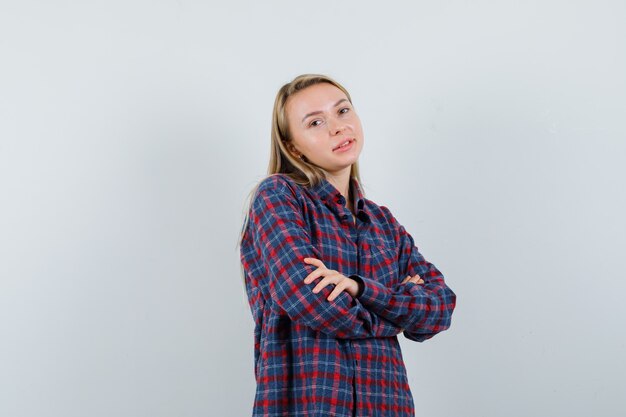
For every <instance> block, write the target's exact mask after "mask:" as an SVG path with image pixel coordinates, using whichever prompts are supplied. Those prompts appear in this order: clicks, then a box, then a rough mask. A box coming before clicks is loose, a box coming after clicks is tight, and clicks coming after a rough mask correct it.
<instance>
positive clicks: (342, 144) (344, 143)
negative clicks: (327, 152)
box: [333, 139, 354, 152]
mask: <svg viewBox="0 0 626 417" xmlns="http://www.w3.org/2000/svg"><path fill="white" fill-rule="evenodd" d="M352 142H354V139H347V140H344V141H343V142H341V143H340V144H339V145H337V146H335V147H334V148H333V152H335V151H336V150H339V149H343V148H346V147H348V146H350V144H351V143H352Z"/></svg>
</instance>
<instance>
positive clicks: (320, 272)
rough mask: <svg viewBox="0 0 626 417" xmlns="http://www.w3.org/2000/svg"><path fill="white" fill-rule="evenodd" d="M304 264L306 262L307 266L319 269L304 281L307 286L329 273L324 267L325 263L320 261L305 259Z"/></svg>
mask: <svg viewBox="0 0 626 417" xmlns="http://www.w3.org/2000/svg"><path fill="white" fill-rule="evenodd" d="M304 262H306V263H307V264H311V265H314V266H317V269H316V270H315V271H313V272H311V273H310V274H309V275H307V277H306V278H305V279H304V283H305V284H310V283H312V282H313V281H315V280H316V279H318V278H319V277H321V276H322V275H326V274H325V272H326V271H327V269H326V266H324V263H323V262H322V261H320V260H319V259H316V258H304Z"/></svg>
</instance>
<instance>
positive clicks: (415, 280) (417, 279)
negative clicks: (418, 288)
mask: <svg viewBox="0 0 626 417" xmlns="http://www.w3.org/2000/svg"><path fill="white" fill-rule="evenodd" d="M407 282H412V283H414V284H423V283H424V280H423V279H422V278H420V276H419V275H418V274H415V276H410V275H409V276H407V277H406V278H404V280H403V281H402V283H403V284H405V283H407Z"/></svg>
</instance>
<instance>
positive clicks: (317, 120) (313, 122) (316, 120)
mask: <svg viewBox="0 0 626 417" xmlns="http://www.w3.org/2000/svg"><path fill="white" fill-rule="evenodd" d="M316 122H320V123H322V121H321V120H320V119H315V120H313V121H312V122H311V123H309V126H319V124H316Z"/></svg>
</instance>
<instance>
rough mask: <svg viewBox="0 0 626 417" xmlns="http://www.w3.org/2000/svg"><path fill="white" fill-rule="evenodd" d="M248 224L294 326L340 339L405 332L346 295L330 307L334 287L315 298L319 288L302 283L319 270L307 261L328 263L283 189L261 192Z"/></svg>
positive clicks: (274, 296)
mask: <svg viewBox="0 0 626 417" xmlns="http://www.w3.org/2000/svg"><path fill="white" fill-rule="evenodd" d="M285 188H286V187H285ZM250 222H251V223H252V226H251V227H252V237H253V240H254V245H255V246H256V247H257V248H258V251H259V256H260V257H261V258H262V262H263V265H264V267H265V269H266V271H267V273H268V276H267V279H268V280H269V293H270V297H271V299H272V300H273V302H275V303H276V304H277V305H278V306H280V308H281V309H283V310H284V311H285V312H286V313H287V315H288V316H289V317H290V318H291V320H293V321H295V322H300V323H303V324H305V325H306V326H308V327H310V328H312V329H314V330H318V331H320V332H323V333H326V334H328V335H330V336H332V337H335V338H342V339H360V338H371V337H390V336H395V335H397V334H399V333H401V332H402V331H403V329H402V328H401V327H400V326H398V325H396V324H394V323H392V322H390V321H389V320H387V319H385V318H382V317H379V316H377V315H376V314H373V313H372V312H370V311H369V310H367V309H366V308H365V307H364V306H363V305H362V304H361V303H360V302H359V301H358V300H356V299H355V298H353V297H352V296H350V294H348V293H347V292H345V291H343V292H341V293H340V294H339V296H338V297H337V298H335V299H334V300H333V301H328V300H327V297H328V296H329V295H330V293H331V291H332V287H330V286H327V287H325V288H324V289H322V291H320V292H319V293H317V294H315V293H313V288H314V287H315V285H314V284H305V283H304V279H305V278H306V277H307V275H309V274H310V273H311V272H313V271H315V270H316V269H317V267H316V266H314V265H309V264H307V263H305V262H304V261H303V260H304V258H317V259H320V260H322V262H323V261H324V259H322V257H321V255H320V252H319V251H318V250H317V249H316V248H315V247H314V246H313V245H312V241H311V238H310V236H309V233H308V232H307V228H306V222H305V219H304V215H303V213H302V209H301V207H300V205H299V203H298V202H297V198H296V196H295V195H294V194H293V192H290V191H285V190H284V189H283V188H280V186H277V187H275V188H265V189H260V190H259V192H258V194H257V196H256V198H255V199H254V200H253V203H252V210H251V213H250ZM339 272H341V271H339Z"/></svg>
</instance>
